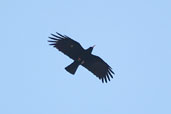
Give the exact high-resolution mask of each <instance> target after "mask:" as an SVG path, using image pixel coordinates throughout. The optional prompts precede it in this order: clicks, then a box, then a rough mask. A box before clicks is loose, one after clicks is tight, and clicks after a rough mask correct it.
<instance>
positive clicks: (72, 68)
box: [65, 61, 79, 74]
mask: <svg viewBox="0 0 171 114" xmlns="http://www.w3.org/2000/svg"><path fill="white" fill-rule="evenodd" d="M78 66H79V63H78V62H76V61H74V62H73V63H71V64H70V65H69V66H67V67H65V70H66V71H68V72H69V73H71V74H75V72H76V70H77V68H78Z"/></svg>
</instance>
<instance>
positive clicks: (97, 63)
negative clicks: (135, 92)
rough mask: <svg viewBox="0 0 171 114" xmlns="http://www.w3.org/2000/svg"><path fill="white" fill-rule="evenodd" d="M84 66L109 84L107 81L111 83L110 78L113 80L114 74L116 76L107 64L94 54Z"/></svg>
mask: <svg viewBox="0 0 171 114" xmlns="http://www.w3.org/2000/svg"><path fill="white" fill-rule="evenodd" d="M82 65H83V66H84V67H85V68H87V69H88V70H89V71H91V72H92V73H93V74H94V75H96V76H97V77H98V78H99V79H100V80H102V82H104V81H105V82H106V83H107V81H110V78H113V76H112V74H115V73H114V72H113V71H112V68H111V67H110V66H109V65H108V64H107V63H106V62H104V61H103V60H102V59H101V58H100V57H98V56H95V55H92V54H91V55H90V57H89V58H88V59H87V60H85V63H84V64H82Z"/></svg>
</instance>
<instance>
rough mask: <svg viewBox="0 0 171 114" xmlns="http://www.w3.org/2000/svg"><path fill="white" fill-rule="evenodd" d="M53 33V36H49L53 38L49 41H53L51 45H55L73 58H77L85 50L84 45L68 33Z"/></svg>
mask: <svg viewBox="0 0 171 114" xmlns="http://www.w3.org/2000/svg"><path fill="white" fill-rule="evenodd" d="M56 33H57V32H56ZM51 35H52V36H53V37H49V38H50V39H51V40H48V42H51V44H49V45H52V46H54V47H55V48H57V49H58V50H59V51H61V52H63V53H64V54H65V55H67V56H69V57H70V58H71V59H73V60H76V59H77V58H78V56H79V55H80V54H81V53H82V52H83V51H84V49H83V47H82V46H81V45H80V44H79V43H78V42H76V41H74V40H73V39H71V38H69V37H68V36H66V35H61V34H59V33H57V35H55V34H51Z"/></svg>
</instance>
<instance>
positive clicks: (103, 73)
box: [48, 32, 115, 83]
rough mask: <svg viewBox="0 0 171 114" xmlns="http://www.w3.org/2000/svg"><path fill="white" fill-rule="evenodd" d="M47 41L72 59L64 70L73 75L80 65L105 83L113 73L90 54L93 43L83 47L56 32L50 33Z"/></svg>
mask: <svg viewBox="0 0 171 114" xmlns="http://www.w3.org/2000/svg"><path fill="white" fill-rule="evenodd" d="M48 42H49V43H50V44H49V45H51V46H53V47H54V48H56V49H58V50H59V51H61V52H62V53H63V54H65V55H67V56H68V57H69V58H71V59H73V62H72V63H71V64H70V65H68V66H67V67H65V70H66V71H68V72H69V73H71V74H73V75H74V74H75V72H76V70H77V68H78V67H79V66H80V65H82V66H83V67H85V68H86V69H88V70H89V71H90V72H92V73H93V74H94V75H95V76H96V77H98V78H99V79H100V80H101V81H102V83H104V82H106V83H107V82H108V81H110V80H111V78H113V75H115V73H114V72H113V71H112V68H111V67H110V66H109V65H108V64H107V63H106V62H105V61H104V60H103V59H101V58H100V57H99V56H96V55H93V54H92V51H93V48H94V47H95V45H93V46H91V47H89V48H88V49H84V48H83V47H82V46H81V44H80V43H79V42H77V41H75V40H73V39H72V38H70V37H68V36H66V35H62V34H60V33H58V32H56V34H51V36H50V37H49V40H48Z"/></svg>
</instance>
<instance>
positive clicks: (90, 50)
mask: <svg viewBox="0 0 171 114" xmlns="http://www.w3.org/2000/svg"><path fill="white" fill-rule="evenodd" d="M95 46H96V45H93V46H91V47H89V48H88V49H87V51H88V52H89V53H91V52H92V51H93V48H94V47H95Z"/></svg>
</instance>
